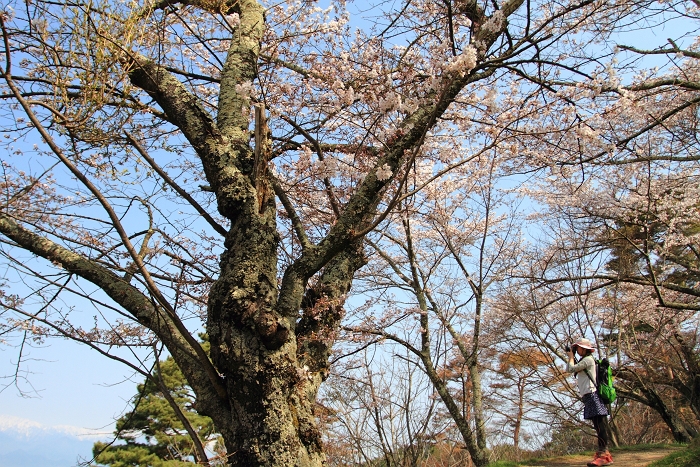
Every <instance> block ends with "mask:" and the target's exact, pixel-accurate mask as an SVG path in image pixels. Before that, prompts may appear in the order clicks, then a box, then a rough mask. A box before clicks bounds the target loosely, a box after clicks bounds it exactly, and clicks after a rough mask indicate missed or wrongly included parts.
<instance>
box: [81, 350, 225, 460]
mask: <svg viewBox="0 0 700 467" xmlns="http://www.w3.org/2000/svg"><path fill="white" fill-rule="evenodd" d="M203 347H205V349H206V350H208V343H205V345H204V346H203ZM164 390H167V394H166V393H164ZM193 402H194V395H193V393H192V389H191V388H190V387H189V386H188V384H187V381H186V380H185V377H184V376H183V374H182V372H181V371H180V369H179V368H178V367H177V365H176V364H175V361H174V360H173V359H172V357H167V358H166V359H164V360H162V361H160V362H158V364H157V365H156V368H155V369H154V371H153V372H152V375H151V376H150V377H148V378H146V380H145V381H144V383H143V384H139V385H138V386H137V394H136V395H135V396H134V402H133V409H132V410H131V411H130V412H129V413H127V414H125V415H124V416H122V417H121V418H119V419H118V420H117V423H116V429H115V432H114V434H115V441H120V442H121V443H114V444H108V443H103V442H97V443H95V445H94V446H93V456H94V458H95V462H96V463H97V465H109V466H112V467H127V466H129V467H131V466H149V467H181V466H188V465H192V463H197V464H204V465H206V464H207V463H208V460H207V456H206V454H205V453H204V452H203V451H204V449H203V447H204V445H206V446H208V447H210V448H212V449H214V450H215V451H222V450H223V449H222V448H221V444H220V443H219V441H218V438H219V436H218V434H217V433H216V432H215V429H214V424H213V422H212V420H211V419H210V418H209V417H206V416H202V415H198V414H197V412H196V411H195V409H194V407H193ZM173 405H174V406H175V407H176V408H177V409H176V408H175V407H174V406H173ZM183 417H184V418H185V419H186V420H187V422H188V423H189V429H190V430H191V431H192V432H193V433H194V435H195V436H196V438H197V439H193V437H192V435H191V434H190V433H189V432H188V427H186V426H185V424H184V423H183V421H182V418H183Z"/></svg>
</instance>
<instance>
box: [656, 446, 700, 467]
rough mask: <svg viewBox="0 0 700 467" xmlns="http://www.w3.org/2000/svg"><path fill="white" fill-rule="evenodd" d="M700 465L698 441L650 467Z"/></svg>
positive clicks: (694, 466) (691, 466) (690, 466)
mask: <svg viewBox="0 0 700 467" xmlns="http://www.w3.org/2000/svg"><path fill="white" fill-rule="evenodd" d="M699 465H700V442H698V441H697V440H696V441H695V442H694V443H692V444H691V445H690V446H687V447H686V448H685V449H683V450H682V451H678V452H674V453H672V454H669V455H668V456H666V457H664V458H663V459H660V460H658V461H656V462H652V463H651V464H649V467H697V466H699Z"/></svg>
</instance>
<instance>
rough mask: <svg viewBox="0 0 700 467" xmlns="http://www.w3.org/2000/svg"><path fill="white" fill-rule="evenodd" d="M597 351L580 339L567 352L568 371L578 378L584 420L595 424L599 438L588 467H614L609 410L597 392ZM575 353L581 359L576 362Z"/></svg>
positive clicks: (589, 343)
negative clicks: (605, 466) (610, 445)
mask: <svg viewBox="0 0 700 467" xmlns="http://www.w3.org/2000/svg"><path fill="white" fill-rule="evenodd" d="M594 351H595V349H594V347H593V344H592V343H591V341H590V340H588V339H579V340H577V341H576V342H575V343H574V344H572V345H571V347H570V348H569V347H567V349H566V352H567V355H568V357H569V361H568V364H567V365H566V371H568V372H570V373H573V374H574V376H576V384H577V386H578V392H579V395H580V396H581V400H583V418H584V419H586V420H591V421H592V422H593V428H595V432H596V436H597V437H598V450H597V451H596V453H595V456H594V457H593V460H592V461H591V462H589V463H588V464H587V465H588V466H589V467H599V466H603V465H612V463H613V458H612V455H611V454H610V451H608V441H609V440H608V433H609V432H610V431H609V429H608V409H607V407H605V404H604V403H603V401H602V400H601V398H600V395H599V394H598V392H597V391H596V378H597V374H596V373H597V372H596V365H595V359H594V358H593V355H592V353H593V352H594ZM574 353H576V355H578V356H579V357H581V359H580V360H579V361H578V362H576V359H575V358H574Z"/></svg>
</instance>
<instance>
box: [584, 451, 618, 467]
mask: <svg viewBox="0 0 700 467" xmlns="http://www.w3.org/2000/svg"><path fill="white" fill-rule="evenodd" d="M612 463H613V458H612V454H610V451H605V452H596V453H595V455H594V456H593V460H592V461H590V462H589V463H588V464H586V465H587V466H588V467H602V466H604V465H612Z"/></svg>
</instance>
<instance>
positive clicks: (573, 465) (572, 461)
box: [530, 448, 676, 467]
mask: <svg viewBox="0 0 700 467" xmlns="http://www.w3.org/2000/svg"><path fill="white" fill-rule="evenodd" d="M675 450H676V449H675V448H659V449H653V450H649V451H639V452H631V451H618V452H615V451H612V455H613V461H614V463H613V466H614V467H643V466H646V465H649V464H651V463H652V462H654V461H657V460H659V459H662V458H664V457H666V456H667V455H669V454H671V453H672V452H673V451H675ZM592 459H593V457H592V456H590V455H588V456H584V455H576V456H566V457H553V458H550V459H543V460H541V461H538V462H537V464H536V466H537V467H540V466H541V467H585V465H586V463H587V462H590V461H591V460H592ZM536 466H535V465H530V467H536Z"/></svg>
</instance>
